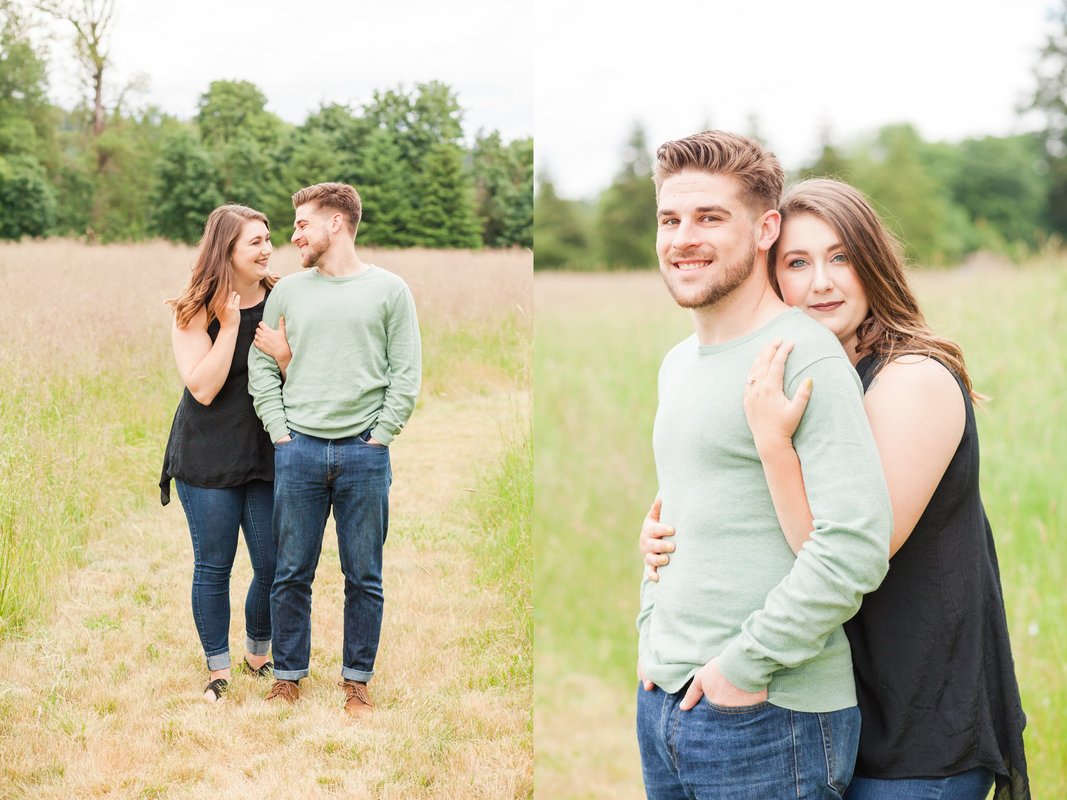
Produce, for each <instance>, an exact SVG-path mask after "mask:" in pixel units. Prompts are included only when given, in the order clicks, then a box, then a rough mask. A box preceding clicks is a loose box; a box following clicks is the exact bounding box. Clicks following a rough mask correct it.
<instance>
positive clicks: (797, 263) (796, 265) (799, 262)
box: [786, 258, 808, 269]
mask: <svg viewBox="0 0 1067 800" xmlns="http://www.w3.org/2000/svg"><path fill="white" fill-rule="evenodd" d="M807 265H808V262H807V261H805V260H804V259H802V258H795V259H793V260H792V261H790V262H788V263H787V264H786V266H787V267H789V268H790V269H800V268H801V267H806V266H807Z"/></svg>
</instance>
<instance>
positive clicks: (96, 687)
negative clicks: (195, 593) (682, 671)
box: [0, 241, 533, 800]
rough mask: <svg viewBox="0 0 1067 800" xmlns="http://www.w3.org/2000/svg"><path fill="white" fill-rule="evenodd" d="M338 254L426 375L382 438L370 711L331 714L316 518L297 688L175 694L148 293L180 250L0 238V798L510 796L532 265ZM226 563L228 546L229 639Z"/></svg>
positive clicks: (175, 590)
mask: <svg viewBox="0 0 1067 800" xmlns="http://www.w3.org/2000/svg"><path fill="white" fill-rule="evenodd" d="M361 255H362V256H363V257H364V258H365V259H367V260H370V261H372V262H373V263H376V264H378V265H380V266H382V267H385V268H387V269H390V270H392V271H395V272H397V273H399V274H400V275H401V276H402V277H404V278H405V280H406V281H407V282H408V284H409V285H410V286H411V288H412V291H413V293H414V295H415V299H416V304H417V306H418V308H419V314H420V323H421V327H422V332H423V344H424V360H425V364H426V374H425V379H424V388H423V392H422V395H421V397H420V401H419V406H418V408H417V409H416V412H415V414H414V416H413V417H412V420H411V423H410V425H409V426H408V428H407V429H406V431H405V433H404V435H403V436H401V437H399V439H398V440H397V442H396V444H395V445H394V449H393V468H394V484H393V490H392V498H393V502H392V509H393V515H392V524H391V526H390V535H389V542H388V544H387V546H386V554H385V559H386V562H385V563H386V572H385V594H386V612H385V613H386V616H385V622H384V626H383V637H382V645H381V650H380V656H379V660H378V664H377V676H376V678H375V680H374V682H373V684H372V691H373V692H374V694H375V699H376V702H377V704H378V710H377V711H376V713H375V714H374V715H372V716H371V717H370V718H369V719H366V720H361V721H359V722H358V723H352V722H349V720H348V718H347V717H346V716H345V714H344V713H343V711H342V708H341V694H340V690H339V689H338V688H337V687H336V685H335V684H336V682H337V679H338V673H339V669H340V648H341V642H340V636H341V631H340V620H341V601H342V589H343V587H342V580H341V576H340V569H339V567H338V560H337V549H336V544H335V543H334V542H331V531H330V530H328V531H327V536H326V539H325V544H324V549H323V558H322V562H321V566H320V569H319V572H318V576H317V578H316V585H315V605H314V611H313V617H312V624H313V650H312V663H311V669H312V674H311V676H310V677H309V678H308V679H307V680H305V681H304V682H303V683H302V684H301V688H302V689H303V690H304V695H303V697H302V698H301V701H300V702H299V703H298V704H297V705H295V706H293V707H291V708H289V707H285V708H276V707H274V706H268V705H267V704H265V703H263V702H262V700H261V697H262V696H263V694H264V693H265V691H266V688H267V684H266V683H265V682H262V681H260V680H258V679H255V678H254V677H253V676H251V675H249V674H247V673H241V672H240V671H236V672H235V676H234V680H233V681H232V682H231V691H230V693H229V694H228V696H227V698H226V700H225V701H224V702H223V703H222V704H219V705H217V706H212V705H209V704H207V703H205V702H203V701H202V699H201V697H200V690H201V688H202V686H203V684H204V683H205V682H206V680H205V674H206V673H205V670H204V666H203V656H202V653H201V652H200V649H199V643H198V641H197V637H196V632H195V629H194V626H193V622H192V617H191V612H190V609H189V585H190V581H191V573H192V549H191V546H190V544H189V536H188V531H187V530H186V525H185V518H184V515H183V514H182V510H181V508H180V505H179V504H178V503H177V502H174V503H172V504H171V505H170V506H168V507H166V508H162V507H160V506H159V504H158V488H157V487H156V482H157V480H158V473H159V466H160V463H161V458H162V449H163V444H164V441H165V437H166V432H167V430H168V428H169V424H170V419H171V415H172V414H173V411H174V407H175V405H176V403H177V400H178V397H179V395H180V383H179V381H178V378H177V374H176V370H175V369H174V367H173V358H172V356H171V354H170V345H169V313H168V309H167V307H166V306H165V305H164V304H163V300H164V299H165V298H167V297H171V296H174V295H175V294H176V293H177V292H178V291H179V290H180V288H181V285H182V283H183V281H184V279H185V277H186V274H187V270H188V267H189V264H190V263H191V260H192V257H193V251H192V249H191V248H186V247H177V246H170V245H166V244H161V243H159V244H146V245H130V246H122V245H111V246H108V247H88V246H84V245H81V244H77V243H71V242H55V241H50V242H40V243H24V244H20V245H6V246H0V371H2V372H0V374H3V375H4V376H5V380H4V382H3V384H0V420H2V421H0V663H3V664H4V665H5V668H4V670H3V671H2V674H0V798H61V797H62V798H70V797H77V798H94V797H108V798H200V797H205V798H206V797H237V796H254V795H280V794H282V793H284V794H285V796H290V797H301V798H317V797H335V796H338V797H341V796H343V797H354V798H398V799H399V798H409V797H410V798H415V797H418V798H438V797H439V798H459V797H463V798H467V797H481V798H494V800H495V798H525V797H529V796H531V794H532V770H533V766H532V720H531V712H530V708H531V702H532V686H531V683H532V665H531V657H530V647H531V642H530V615H531V609H530V602H529V597H530V582H531V579H532V576H531V568H530V557H529V546H530V545H529V505H530V502H531V500H530V472H531V469H532V467H531V465H530V456H529V454H530V446H529V413H530V374H529V352H530V341H531V332H532V320H531V318H530V308H531V300H532V298H531V263H532V259H531V257H530V255H529V254H528V253H522V252H476V253H466V252H451V253H441V252H434V251H399V252H373V251H367V250H361ZM272 266H273V268H274V269H275V270H277V271H279V272H281V273H283V274H285V273H288V272H291V271H294V270H295V269H297V268H298V267H297V259H296V256H295V253H294V252H292V251H291V250H290V249H282V250H280V251H278V252H277V253H276V254H275V257H274V261H273V263H272ZM331 529H332V524H331ZM249 577H250V569H249V567H248V561H247V555H246V554H245V553H244V552H243V549H242V550H240V551H239V553H238V557H237V563H236V565H235V570H234V577H233V581H232V589H231V595H232V601H231V602H232V606H233V608H234V609H235V611H236V613H234V614H233V615H232V617H233V619H232V627H231V642H233V643H234V645H233V646H234V649H235V652H239V649H240V647H239V643H240V642H241V641H243V632H242V631H241V627H242V619H241V614H240V613H239V609H240V607H241V602H242V598H243V593H244V589H245V587H246V586H247V582H248V579H249Z"/></svg>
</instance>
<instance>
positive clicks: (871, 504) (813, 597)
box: [718, 358, 892, 692]
mask: <svg viewBox="0 0 1067 800" xmlns="http://www.w3.org/2000/svg"><path fill="white" fill-rule="evenodd" d="M806 377H811V378H812V379H813V380H814V390H813V392H812V396H811V400H810V402H809V403H808V408H807V410H806V412H805V414H804V418H803V420H802V421H801V424H800V426H799V427H798V428H797V431H796V433H795V434H794V436H793V446H794V448H796V451H797V455H798V456H799V457H800V462H801V468H802V471H803V474H804V485H805V488H806V490H807V494H808V501H809V504H810V505H811V510H812V516H813V517H814V523H813V527H814V530H813V531H812V534H811V537H810V539H809V541H808V542H806V543H805V545H804V547H803V548H801V551H800V553H799V554H798V555H797V558H796V562H795V563H794V565H793V568H792V569H791V570H790V571H789V573H788V574H787V575H786V576H785V577H784V578H783V579H782V581H781V582H780V583H779V584H778V585H777V586H775V587H774V588H773V589H772V590H771V591H770V592H769V593H768V595H767V599H766V601H765V603H764V605H763V607H762V608H761V609H759V610H758V611H755V612H753V613H752V614H751V615H749V617H748V618H747V619H746V620H745V621H744V623H743V624H742V626H741V633H740V634H739V635H738V636H737V637H736V638H735V639H734V640H733V641H731V642H729V643H728V644H727V645H726V647H725V648H724V649H723V651H722V653H721V654H720V656H719V661H718V665H719V670H720V672H721V673H722V674H723V675H724V676H725V677H726V679H727V680H728V681H730V683H732V684H733V685H734V686H736V687H737V688H739V689H741V690H743V691H747V692H757V691H760V690H761V689H763V688H764V687H766V686H767V684H768V683H770V680H771V676H772V675H773V674H774V673H775V672H777V671H778V670H780V669H783V668H786V667H794V666H797V665H799V664H802V663H804V662H805V661H807V660H809V659H811V658H814V657H815V656H817V655H818V654H819V653H820V652H822V649H823V647H824V646H825V644H826V639H827V637H828V636H829V635H830V633H831V632H832V631H833V630H834V629H836V628H837V627H838V626H839V625H841V624H842V623H844V622H845V621H846V620H848V619H850V618H851V617H852V616H853V615H854V614H855V613H856V611H857V610H858V609H859V606H860V601H861V600H862V598H863V595H864V594H866V593H867V592H871V591H873V590H874V589H876V588H877V587H878V585H879V584H880V583H881V582H882V579H883V578H884V577H885V574H886V572H887V571H888V569H889V535H890V533H891V531H892V512H891V508H890V504H889V493H888V490H887V489H886V484H885V477H884V476H883V474H882V468H881V462H880V460H879V456H878V450H877V448H876V446H875V443H874V437H873V435H872V434H871V429H870V425H869V423H868V422H867V416H866V414H865V413H864V410H863V400H862V394H861V389H860V386H859V382H858V380H857V377H856V374H855V372H854V371H853V370H852V367H851V366H850V365H849V364H848V362H847V361H845V360H844V359H841V358H824V359H821V360H819V361H816V362H815V363H814V364H812V365H811V366H810V367H808V368H806V369H804V370H801V371H800V372H799V373H798V374H797V375H796V376H795V377H794V378H793V379H792V380H791V381H790V391H789V394H790V395H792V393H793V390H795V388H796V387H797V386H798V385H799V382H800V381H801V380H803V379H804V378H806Z"/></svg>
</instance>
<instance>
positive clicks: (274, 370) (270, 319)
mask: <svg viewBox="0 0 1067 800" xmlns="http://www.w3.org/2000/svg"><path fill="white" fill-rule="evenodd" d="M279 294H280V293H279V290H278V289H277V288H275V289H274V291H273V292H271V294H270V297H268V298H267V304H266V306H264V308H263V321H264V322H266V323H267V324H268V325H271V326H277V324H278V317H279V316H280V315H281V299H280V297H279ZM248 392H249V394H251V395H252V405H253V406H254V407H255V409H256V414H258V415H259V418H260V419H261V420H262V421H263V427H264V428H265V429H266V431H267V434H268V435H269V436H270V440H271V441H272V442H277V441H278V440H279V439H284V438H285V437H286V436H288V435H289V425H288V423H287V422H286V419H285V405H284V403H283V402H282V374H281V370H280V369H279V368H278V362H277V361H275V360H274V358H273V357H271V356H269V355H267V354H266V353H264V352H263V351H262V350H260V349H259V348H258V347H250V348H248Z"/></svg>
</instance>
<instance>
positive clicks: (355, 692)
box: [337, 681, 374, 717]
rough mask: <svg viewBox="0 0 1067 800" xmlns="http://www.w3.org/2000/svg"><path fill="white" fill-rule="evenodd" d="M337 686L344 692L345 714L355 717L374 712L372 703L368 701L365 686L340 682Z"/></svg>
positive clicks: (358, 683) (355, 682)
mask: <svg viewBox="0 0 1067 800" xmlns="http://www.w3.org/2000/svg"><path fill="white" fill-rule="evenodd" d="M337 685H338V686H340V687H341V688H342V689H344V691H345V711H346V712H347V713H349V714H351V715H352V716H354V717H355V716H359V715H360V714H363V713H365V712H367V711H373V710H374V703H373V702H372V701H371V699H370V692H369V691H368V690H367V684H365V683H360V682H359V681H341V682H340V683H339V684H337Z"/></svg>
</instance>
